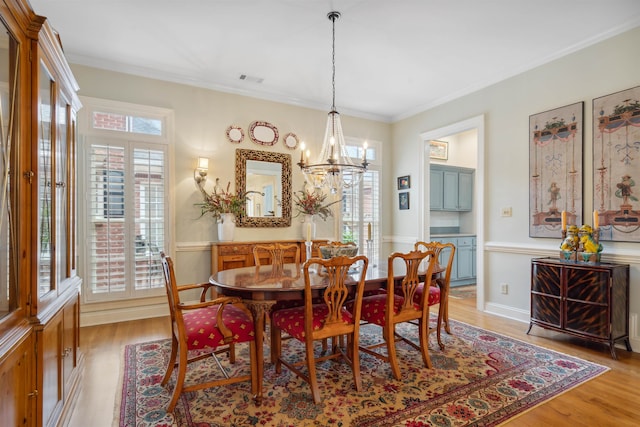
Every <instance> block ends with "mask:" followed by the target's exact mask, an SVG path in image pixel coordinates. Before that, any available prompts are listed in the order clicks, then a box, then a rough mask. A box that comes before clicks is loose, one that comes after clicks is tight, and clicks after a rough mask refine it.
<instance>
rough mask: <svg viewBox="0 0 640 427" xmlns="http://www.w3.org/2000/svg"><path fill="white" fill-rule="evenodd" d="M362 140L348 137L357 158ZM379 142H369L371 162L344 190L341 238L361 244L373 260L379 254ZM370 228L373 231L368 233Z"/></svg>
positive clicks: (355, 159)
mask: <svg viewBox="0 0 640 427" xmlns="http://www.w3.org/2000/svg"><path fill="white" fill-rule="evenodd" d="M362 142H363V141H359V140H355V139H347V141H346V144H347V152H348V153H349V154H350V155H351V157H353V158H354V161H358V160H359V159H362V154H363V153H362ZM380 153H381V147H380V143H377V142H374V143H372V142H368V148H367V160H368V161H369V162H370V164H369V167H368V168H367V172H365V173H364V175H363V177H362V180H361V181H360V183H359V184H358V186H356V187H353V188H351V189H349V190H344V191H343V193H342V196H343V203H342V216H341V221H340V229H341V231H342V236H341V237H342V241H345V242H347V241H353V242H355V243H357V244H358V246H359V247H360V248H362V250H361V251H360V252H361V253H362V254H364V255H367V256H368V257H369V259H371V260H377V259H378V258H379V257H380V197H379V195H380V192H381V191H382V189H381V188H380V170H381V163H382V162H381V159H380ZM369 230H371V235H369Z"/></svg>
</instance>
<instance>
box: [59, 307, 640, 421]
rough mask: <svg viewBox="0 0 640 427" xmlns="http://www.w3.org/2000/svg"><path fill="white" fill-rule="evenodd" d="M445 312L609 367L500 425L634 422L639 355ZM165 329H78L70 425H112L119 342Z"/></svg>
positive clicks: (158, 323)
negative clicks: (80, 372)
mask: <svg viewBox="0 0 640 427" xmlns="http://www.w3.org/2000/svg"><path fill="white" fill-rule="evenodd" d="M449 313H450V316H451V317H452V318H453V319H456V320H459V321H462V322H465V323H469V324H472V325H476V326H478V327H481V328H484V329H488V330H492V331H496V332H499V333H502V334H504V335H507V336H511V337H514V338H517V339H519V340H522V341H525V342H529V343H532V344H536V345H539V346H541V347H546V348H549V349H553V350H556V351H559V352H562V353H565V354H570V355H573V356H576V357H580V358H582V359H585V360H589V361H592V362H595V363H599V364H601V365H605V366H608V367H609V368H611V370H610V371H608V372H606V373H605V374H603V375H600V376H599V377H597V378H595V379H592V380H591V381H588V382H587V383H585V384H583V385H581V386H579V387H576V388H574V389H572V390H570V391H568V392H566V393H564V394H562V395H560V396H558V397H556V398H555V399H552V400H551V401H549V402H547V403H544V404H542V405H540V406H538V407H536V408H534V409H532V410H530V411H529V412H526V413H525V414H522V415H521V416H519V417H517V418H515V419H513V420H511V421H510V422H508V423H506V424H505V425H507V426H510V427H529V426H531V427H534V426H535V427H540V426H554V427H555V426H572V427H579V426H588V427H592V426H598V427H601V426H616V427H623V426H638V425H640V404H639V403H638V402H640V400H639V397H638V394H639V393H640V354H638V353H629V352H626V351H624V350H622V349H619V350H618V360H613V359H612V358H611V356H610V354H609V350H608V348H606V347H605V346H602V345H598V344H591V343H586V342H584V341H581V340H578V339H576V338H573V337H570V336H568V335H566V334H559V333H553V332H550V331H546V330H543V329H540V328H537V327H535V326H534V328H533V330H532V331H531V335H526V331H527V328H528V324H525V323H522V322H518V321H514V320H510V319H505V318H502V317H498V316H493V315H489V314H484V313H481V312H479V311H477V310H476V309H475V301H474V299H454V298H451V299H450V301H449ZM170 333H171V331H170V326H169V319H168V318H156V319H146V320H139V321H134V322H123V323H115V324H111V325H101V326H92V327H85V328H82V329H81V330H80V347H81V349H82V351H83V352H84V355H85V372H84V379H83V390H82V391H81V394H80V398H79V400H78V402H77V403H76V407H75V409H74V412H73V416H72V418H71V422H70V427H86V426H92V427H111V426H112V425H117V420H116V419H115V418H114V417H115V416H114V407H115V401H116V400H119V396H120V389H119V387H120V378H121V375H122V373H121V370H122V367H121V364H122V361H123V351H124V346H125V345H127V344H132V343H136V342H144V341H151V340H154V339H159V338H165V337H166V338H168V337H170ZM114 422H115V424H114Z"/></svg>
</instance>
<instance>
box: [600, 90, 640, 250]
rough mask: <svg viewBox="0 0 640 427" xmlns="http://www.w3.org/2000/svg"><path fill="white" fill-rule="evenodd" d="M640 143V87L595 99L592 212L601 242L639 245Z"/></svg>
mask: <svg viewBox="0 0 640 427" xmlns="http://www.w3.org/2000/svg"><path fill="white" fill-rule="evenodd" d="M639 141H640V86H637V87H634V88H631V89H626V90H623V91H621V92H616V93H612V94H611V95H606V96H603V97H600V98H595V99H594V100H593V209H594V210H595V211H598V218H599V220H598V227H599V228H600V233H599V237H600V240H601V241H602V240H610V241H617V242H640V190H638V187H637V186H636V181H638V180H640V158H639V157H638V150H639V149H640V142H639ZM639 184H640V181H639ZM594 216H595V215H594Z"/></svg>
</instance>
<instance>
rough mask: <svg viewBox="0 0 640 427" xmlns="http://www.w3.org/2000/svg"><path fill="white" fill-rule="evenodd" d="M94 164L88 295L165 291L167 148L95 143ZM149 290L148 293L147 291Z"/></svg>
mask: <svg viewBox="0 0 640 427" xmlns="http://www.w3.org/2000/svg"><path fill="white" fill-rule="evenodd" d="M86 153H87V158H86V162H87V165H88V166H89V167H88V175H89V179H88V193H89V195H88V198H87V204H88V206H87V209H86V211H87V212H88V216H89V218H88V226H87V227H86V228H87V236H86V239H87V242H86V243H87V250H88V253H87V254H86V255H87V257H86V258H87V269H86V273H85V280H86V281H87V282H88V283H87V285H88V286H87V288H88V289H87V290H88V291H89V295H88V300H104V299H120V298H127V297H140V296H143V295H144V294H145V291H150V290H161V291H164V289H163V287H164V281H163V280H164V279H163V276H162V271H161V269H160V250H162V249H163V248H164V245H165V225H166V214H165V212H166V207H167V206H166V193H167V192H166V173H165V171H166V152H165V149H164V147H162V146H160V147H153V148H149V147H145V144H144V143H139V142H131V141H127V142H123V141H116V142H108V143H104V142H102V141H101V142H99V143H91V144H89V146H88V149H87V150H86ZM147 293H148V292H147Z"/></svg>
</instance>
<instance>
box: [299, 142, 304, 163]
mask: <svg viewBox="0 0 640 427" xmlns="http://www.w3.org/2000/svg"><path fill="white" fill-rule="evenodd" d="M300 163H302V164H303V165H304V141H302V142H301V143H300Z"/></svg>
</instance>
